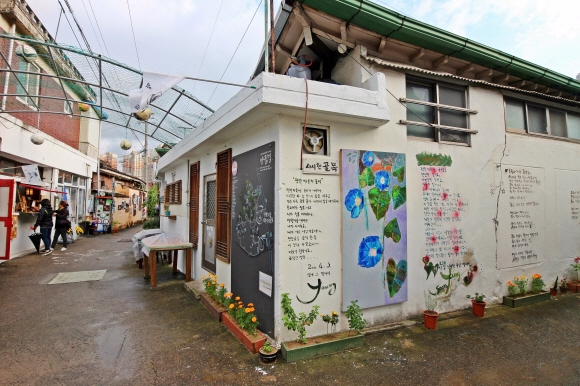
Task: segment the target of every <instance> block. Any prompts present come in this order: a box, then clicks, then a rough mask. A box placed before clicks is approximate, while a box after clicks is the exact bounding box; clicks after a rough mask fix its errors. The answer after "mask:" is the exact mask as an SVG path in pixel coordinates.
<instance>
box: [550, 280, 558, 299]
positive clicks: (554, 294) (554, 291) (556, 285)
mask: <svg viewBox="0 0 580 386" xmlns="http://www.w3.org/2000/svg"><path fill="white" fill-rule="evenodd" d="M558 278H559V276H556V281H555V282H554V286H553V287H552V288H550V295H552V296H556V295H558Z"/></svg>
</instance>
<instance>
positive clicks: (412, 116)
mask: <svg viewBox="0 0 580 386" xmlns="http://www.w3.org/2000/svg"><path fill="white" fill-rule="evenodd" d="M407 98H409V99H415V100H419V101H425V102H434V101H435V99H434V98H433V87H431V86H424V85H419V84H413V83H407ZM434 118H435V107H433V106H424V105H418V104H415V103H407V120H409V121H416V122H423V121H424V122H427V123H434V122H435V121H434ZM407 135H410V136H413V137H422V138H434V132H433V128H431V127H424V126H416V125H407Z"/></svg>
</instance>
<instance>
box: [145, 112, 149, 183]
mask: <svg viewBox="0 0 580 386" xmlns="http://www.w3.org/2000/svg"><path fill="white" fill-rule="evenodd" d="M148 125H149V122H148V121H145V192H147V191H148V190H149V184H148V183H147V175H148V174H149V173H148V172H149V165H148V164H147V155H148V154H147V152H148V151H149V149H147V137H148V133H147V129H148Z"/></svg>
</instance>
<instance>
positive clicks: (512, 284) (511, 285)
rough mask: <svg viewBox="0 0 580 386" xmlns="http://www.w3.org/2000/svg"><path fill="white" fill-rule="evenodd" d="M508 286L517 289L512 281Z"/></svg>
mask: <svg viewBox="0 0 580 386" xmlns="http://www.w3.org/2000/svg"><path fill="white" fill-rule="evenodd" d="M508 285H509V286H510V287H515V286H516V285H515V284H514V283H512V282H511V281H508Z"/></svg>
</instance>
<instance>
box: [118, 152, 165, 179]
mask: <svg viewBox="0 0 580 386" xmlns="http://www.w3.org/2000/svg"><path fill="white" fill-rule="evenodd" d="M156 154H157V153H154V151H153V152H152V151H150V152H149V154H147V159H145V155H144V154H143V152H136V151H132V152H131V153H130V154H125V155H124V156H123V161H122V166H123V173H127V174H129V175H132V176H133V177H137V178H139V179H141V180H143V181H145V182H147V185H150V184H151V183H152V182H153V180H154V179H155V175H154V171H155V168H154V160H155V161H156V160H157V158H158V156H156ZM146 168H147V178H145V170H146Z"/></svg>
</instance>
